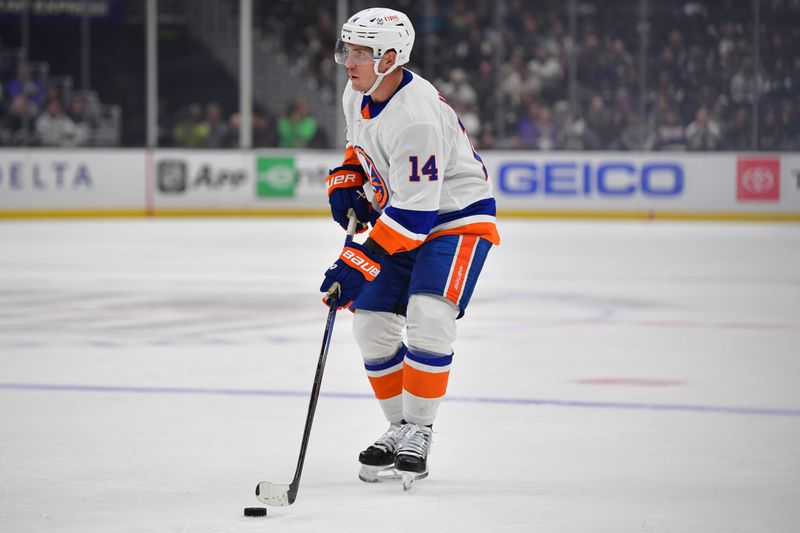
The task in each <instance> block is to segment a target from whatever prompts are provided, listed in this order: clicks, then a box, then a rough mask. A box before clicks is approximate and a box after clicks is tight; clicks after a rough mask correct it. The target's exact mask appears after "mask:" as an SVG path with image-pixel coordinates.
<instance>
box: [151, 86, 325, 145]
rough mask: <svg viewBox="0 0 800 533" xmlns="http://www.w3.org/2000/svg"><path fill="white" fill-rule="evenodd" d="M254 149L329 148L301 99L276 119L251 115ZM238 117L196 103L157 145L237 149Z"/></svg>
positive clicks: (217, 107) (211, 105) (259, 111)
mask: <svg viewBox="0 0 800 533" xmlns="http://www.w3.org/2000/svg"><path fill="white" fill-rule="evenodd" d="M252 124H253V127H252V136H253V137H252V146H253V147H255V148H272V147H279V148H328V141H327V138H326V136H325V133H324V131H323V129H322V128H321V127H320V126H319V124H318V123H317V120H316V119H315V118H314V117H313V116H312V115H311V113H310V112H309V109H308V104H307V102H306V101H305V100H303V99H302V98H300V99H297V100H295V101H294V102H291V103H290V104H289V105H287V106H285V108H284V109H283V110H282V111H281V112H280V113H279V115H278V116H277V117H275V116H273V115H272V114H271V113H269V112H267V111H264V110H262V109H254V110H253V115H252ZM240 129H241V117H240V116H239V113H236V112H233V113H230V114H229V115H227V116H226V115H225V114H224V111H223V109H222V107H221V106H220V104H219V103H217V102H209V103H207V104H205V105H202V104H200V103H198V102H195V103H192V104H190V105H189V106H188V107H187V108H186V109H183V110H180V111H179V112H178V113H177V115H176V117H175V121H174V124H173V125H172V126H171V128H168V129H167V130H166V131H162V132H161V136H160V137H161V138H160V140H159V146H174V147H179V148H237V147H238V146H239V131H240Z"/></svg>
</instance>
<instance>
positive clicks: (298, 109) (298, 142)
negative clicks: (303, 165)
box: [278, 98, 317, 148]
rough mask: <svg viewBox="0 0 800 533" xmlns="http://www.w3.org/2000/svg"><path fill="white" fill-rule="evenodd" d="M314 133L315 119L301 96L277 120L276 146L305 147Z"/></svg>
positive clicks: (315, 127)
mask: <svg viewBox="0 0 800 533" xmlns="http://www.w3.org/2000/svg"><path fill="white" fill-rule="evenodd" d="M316 133H317V121H316V120H315V119H314V117H312V116H311V114H310V113H309V111H308V104H307V103H306V101H305V100H303V99H302V98H301V99H299V100H297V101H296V102H295V103H294V104H292V105H291V106H290V107H289V110H288V112H287V113H286V114H284V116H282V117H281V119H280V120H279V121H278V139H279V141H278V146H280V147H281V148H307V147H308V146H309V145H310V144H311V141H312V140H313V139H314V136H315V135H316Z"/></svg>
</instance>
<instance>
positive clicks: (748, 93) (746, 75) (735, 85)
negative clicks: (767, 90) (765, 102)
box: [731, 58, 763, 104]
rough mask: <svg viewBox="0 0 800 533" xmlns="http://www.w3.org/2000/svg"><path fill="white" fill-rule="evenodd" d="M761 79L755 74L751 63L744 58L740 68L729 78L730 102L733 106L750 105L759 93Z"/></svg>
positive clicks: (748, 59)
mask: <svg viewBox="0 0 800 533" xmlns="http://www.w3.org/2000/svg"><path fill="white" fill-rule="evenodd" d="M762 84H763V78H762V77H761V75H760V74H756V72H755V69H754V68H753V61H752V60H751V59H750V58H746V59H745V60H744V61H743V62H742V68H741V69H739V71H738V72H737V73H736V74H734V75H733V78H731V101H732V102H733V103H734V104H749V103H752V102H753V101H754V100H755V99H756V96H757V95H758V94H759V92H761V86H762Z"/></svg>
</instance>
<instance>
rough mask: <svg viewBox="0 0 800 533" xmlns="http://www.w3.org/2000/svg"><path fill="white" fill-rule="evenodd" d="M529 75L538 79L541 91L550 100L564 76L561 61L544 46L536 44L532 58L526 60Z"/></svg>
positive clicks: (555, 93)
mask: <svg viewBox="0 0 800 533" xmlns="http://www.w3.org/2000/svg"><path fill="white" fill-rule="evenodd" d="M528 70H530V72H531V75H532V76H533V77H534V78H537V79H538V80H539V83H540V85H541V92H542V93H543V95H544V97H545V98H546V99H547V100H548V101H551V100H553V99H554V98H555V96H556V95H557V92H558V90H559V89H560V86H561V81H562V79H563V77H564V72H563V69H562V68H561V63H559V61H558V59H556V58H555V57H554V56H551V55H550V54H549V53H548V52H547V49H546V48H545V47H544V46H537V47H536V51H535V53H534V57H533V59H531V60H530V61H529V62H528Z"/></svg>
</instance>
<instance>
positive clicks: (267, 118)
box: [253, 113, 278, 148]
mask: <svg viewBox="0 0 800 533" xmlns="http://www.w3.org/2000/svg"><path fill="white" fill-rule="evenodd" d="M253 146H254V147H260V148H268V147H273V146H278V129H277V128H276V126H275V120H274V119H273V118H272V116H271V115H269V114H268V113H255V114H254V115H253Z"/></svg>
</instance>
